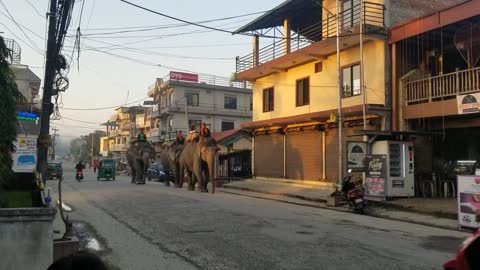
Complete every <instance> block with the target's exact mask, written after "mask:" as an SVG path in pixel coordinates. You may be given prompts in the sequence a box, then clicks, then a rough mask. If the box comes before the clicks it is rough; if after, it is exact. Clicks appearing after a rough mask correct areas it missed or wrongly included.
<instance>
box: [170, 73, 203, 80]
mask: <svg viewBox="0 0 480 270" xmlns="http://www.w3.org/2000/svg"><path fill="white" fill-rule="evenodd" d="M170 80H174V81H186V82H198V74H192V73H184V72H178V71H170Z"/></svg>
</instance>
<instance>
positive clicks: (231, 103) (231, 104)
mask: <svg viewBox="0 0 480 270" xmlns="http://www.w3.org/2000/svg"><path fill="white" fill-rule="evenodd" d="M224 101H225V106H224V108H225V109H231V110H236V109H237V97H231V96H225V98H224Z"/></svg>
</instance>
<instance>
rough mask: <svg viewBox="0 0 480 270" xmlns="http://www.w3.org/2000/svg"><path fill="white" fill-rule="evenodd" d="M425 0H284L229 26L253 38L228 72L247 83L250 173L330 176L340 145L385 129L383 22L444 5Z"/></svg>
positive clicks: (387, 86) (387, 93)
mask: <svg viewBox="0 0 480 270" xmlns="http://www.w3.org/2000/svg"><path fill="white" fill-rule="evenodd" d="M420 2H423V4H422V3H420ZM427 2H428V5H427V4H426V1H413V0H410V1H395V0H374V1H368V2H367V1H363V0H343V1H338V3H339V6H338V9H337V6H336V3H337V1H335V0H324V1H309V0H288V1H285V2H284V3H282V4H281V5H279V6H278V7H276V8H273V9H272V10H270V11H269V12H267V13H265V14H263V15H262V16H261V17H259V18H257V19H256V20H254V21H252V22H251V23H249V24H247V25H245V26H243V27H241V28H240V29H238V30H237V31H236V33H248V34H251V35H252V36H253V52H252V53H251V54H249V55H246V56H243V57H237V59H236V64H237V68H236V78H237V79H239V80H248V81H250V82H252V84H253V100H254V102H253V121H252V122H249V123H245V124H243V125H242V127H243V128H246V129H250V130H252V131H253V133H254V138H253V160H254V161H253V167H254V168H253V171H254V175H256V176H264V177H274V178H275V177H281V178H291V179H304V180H327V181H338V179H339V177H340V175H339V171H340V172H344V171H346V165H347V160H346V154H345V153H346V152H344V151H343V150H342V152H340V151H339V149H340V145H341V146H342V149H345V150H346V148H347V147H346V146H347V141H365V140H366V139H367V137H366V136H368V135H369V134H370V135H372V134H373V135H372V136H376V135H375V134H374V133H375V132H373V131H376V132H377V133H378V134H387V132H390V131H391V130H392V127H391V122H392V115H391V111H392V105H391V102H392V98H391V86H392V84H391V75H392V74H391V72H390V66H391V63H390V46H389V42H388V40H387V36H388V35H387V30H388V28H389V27H390V26H391V25H395V24H398V23H400V22H402V21H405V20H409V19H412V18H416V17H418V16H422V15H424V14H425V13H427V11H426V9H427V7H428V8H430V9H440V8H441V7H442V6H444V5H445V4H444V3H443V2H445V1H427ZM432 3H433V4H432ZM337 10H338V12H337ZM337 29H338V42H337ZM337 52H339V53H337ZM337 56H338V58H337ZM362 60H363V61H362ZM338 62H339V63H338ZM362 67H363V68H362ZM339 107H340V109H341V114H339ZM340 117H341V119H340ZM340 120H341V121H340ZM340 123H342V129H343V132H342V137H343V141H341V143H340V142H339V141H340V140H339V124H340ZM380 131H381V132H380ZM339 157H342V161H341V163H342V164H343V166H342V168H339V167H340V166H339V163H340V160H339Z"/></svg>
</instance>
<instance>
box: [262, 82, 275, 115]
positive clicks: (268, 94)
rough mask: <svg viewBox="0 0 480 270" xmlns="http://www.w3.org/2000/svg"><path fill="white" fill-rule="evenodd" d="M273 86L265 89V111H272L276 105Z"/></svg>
mask: <svg viewBox="0 0 480 270" xmlns="http://www.w3.org/2000/svg"><path fill="white" fill-rule="evenodd" d="M273 95H274V93H273V87H272V88H267V89H264V90H263V112H272V111H273V108H274V107H273V105H274V96H273Z"/></svg>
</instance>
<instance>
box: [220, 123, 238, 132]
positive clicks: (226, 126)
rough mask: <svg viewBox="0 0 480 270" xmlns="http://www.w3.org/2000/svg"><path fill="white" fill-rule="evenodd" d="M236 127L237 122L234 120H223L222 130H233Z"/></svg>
mask: <svg viewBox="0 0 480 270" xmlns="http://www.w3.org/2000/svg"><path fill="white" fill-rule="evenodd" d="M234 128H235V122H233V121H222V131H226V130H231V129H234Z"/></svg>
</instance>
